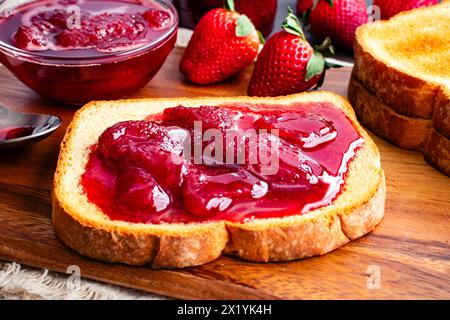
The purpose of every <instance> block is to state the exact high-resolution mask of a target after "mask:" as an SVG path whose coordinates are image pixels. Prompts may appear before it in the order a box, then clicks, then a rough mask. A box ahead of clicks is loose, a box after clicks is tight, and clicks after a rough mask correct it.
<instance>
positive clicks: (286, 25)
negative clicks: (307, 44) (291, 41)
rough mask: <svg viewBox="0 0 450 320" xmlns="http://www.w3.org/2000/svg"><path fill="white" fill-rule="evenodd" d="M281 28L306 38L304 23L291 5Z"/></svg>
mask: <svg viewBox="0 0 450 320" xmlns="http://www.w3.org/2000/svg"><path fill="white" fill-rule="evenodd" d="M281 28H282V29H283V30H284V31H286V32H287V33H290V34H293V35H295V36H299V37H301V38H302V39H303V40H306V38H305V33H304V32H303V28H302V25H301V23H300V21H299V20H298V18H297V16H296V15H295V14H294V12H293V11H292V9H291V8H290V7H288V14H287V16H286V18H285V19H284V21H283V24H282V25H281Z"/></svg>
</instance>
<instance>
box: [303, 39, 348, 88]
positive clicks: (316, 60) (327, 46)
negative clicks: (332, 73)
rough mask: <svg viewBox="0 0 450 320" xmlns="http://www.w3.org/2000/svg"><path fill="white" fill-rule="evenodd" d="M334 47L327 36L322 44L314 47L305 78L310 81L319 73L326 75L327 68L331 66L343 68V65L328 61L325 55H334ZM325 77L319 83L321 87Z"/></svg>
mask: <svg viewBox="0 0 450 320" xmlns="http://www.w3.org/2000/svg"><path fill="white" fill-rule="evenodd" d="M334 53H335V51H334V47H333V45H332V44H331V40H330V38H326V39H325V40H324V41H323V42H322V44H320V45H318V46H315V47H314V53H313V54H312V56H311V58H310V59H309V61H308V64H307V66H306V75H305V80H306V81H309V80H311V79H312V78H314V77H315V76H317V75H324V73H325V70H327V69H330V68H341V67H342V65H339V64H336V63H331V62H328V61H326V59H325V57H330V56H332V55H334ZM323 80H324V77H323V76H322V77H321V79H320V80H319V83H318V84H317V87H320V86H321V85H322V84H323Z"/></svg>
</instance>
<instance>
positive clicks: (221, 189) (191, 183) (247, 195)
mask: <svg viewBox="0 0 450 320" xmlns="http://www.w3.org/2000/svg"><path fill="white" fill-rule="evenodd" d="M267 192H268V184H267V183H266V182H265V181H263V180H261V179H259V178H258V177H256V176H255V175H253V174H252V173H250V172H248V171H246V170H245V169H243V168H240V167H237V166H225V165H221V166H203V165H202V166H197V167H192V168H191V169H190V170H189V174H188V175H187V177H186V181H185V183H184V187H183V201H184V207H185V208H186V210H187V211H188V212H189V213H190V214H192V215H194V216H197V217H202V218H207V217H212V216H216V215H217V214H219V213H226V212H230V211H231V210H233V208H234V207H235V205H236V204H239V203H241V202H251V201H254V200H255V199H259V198H262V197H264V196H265V195H266V194H267Z"/></svg>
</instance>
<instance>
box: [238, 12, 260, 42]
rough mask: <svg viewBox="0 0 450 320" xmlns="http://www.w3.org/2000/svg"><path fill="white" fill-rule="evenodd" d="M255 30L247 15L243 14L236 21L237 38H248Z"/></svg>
mask: <svg viewBox="0 0 450 320" xmlns="http://www.w3.org/2000/svg"><path fill="white" fill-rule="evenodd" d="M255 30H256V28H255V25H254V24H253V23H252V22H251V21H250V19H249V18H248V17H247V16H246V15H245V14H241V15H240V16H239V18H238V19H237V21H236V36H238V37H246V36H248V35H249V34H250V33H252V32H253V31H255Z"/></svg>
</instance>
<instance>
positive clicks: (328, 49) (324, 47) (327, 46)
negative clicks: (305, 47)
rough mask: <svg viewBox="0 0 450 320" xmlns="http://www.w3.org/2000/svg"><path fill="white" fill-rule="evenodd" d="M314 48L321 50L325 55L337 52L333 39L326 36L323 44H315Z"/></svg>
mask: <svg viewBox="0 0 450 320" xmlns="http://www.w3.org/2000/svg"><path fill="white" fill-rule="evenodd" d="M314 50H315V51H317V52H320V53H321V54H322V55H323V56H324V57H330V56H332V55H334V54H335V51H334V47H333V45H332V44H331V39H330V38H328V37H327V38H326V39H325V40H324V41H323V42H322V44H320V45H318V46H315V47H314Z"/></svg>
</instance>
